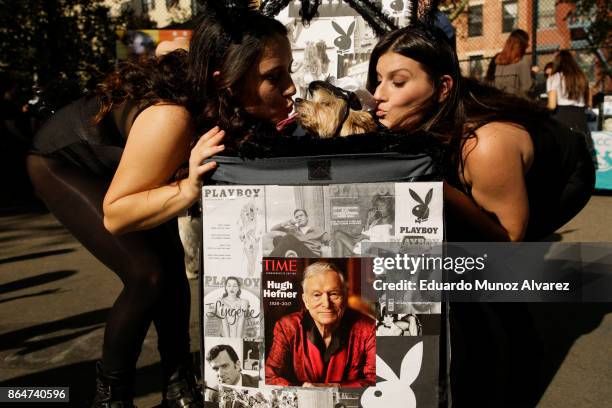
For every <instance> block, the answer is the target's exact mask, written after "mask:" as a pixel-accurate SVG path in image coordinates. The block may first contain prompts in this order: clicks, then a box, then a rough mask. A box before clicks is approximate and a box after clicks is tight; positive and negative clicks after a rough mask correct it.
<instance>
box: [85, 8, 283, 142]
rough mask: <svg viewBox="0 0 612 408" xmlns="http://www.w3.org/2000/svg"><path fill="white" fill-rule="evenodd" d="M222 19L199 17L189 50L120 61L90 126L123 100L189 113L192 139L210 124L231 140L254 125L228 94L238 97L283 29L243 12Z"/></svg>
mask: <svg viewBox="0 0 612 408" xmlns="http://www.w3.org/2000/svg"><path fill="white" fill-rule="evenodd" d="M221 17H222V16H217V15H214V14H211V13H208V14H203V15H201V16H200V17H198V19H197V21H196V24H195V29H194V32H193V36H192V38H191V41H190V49H189V52H185V51H182V50H177V51H173V52H171V53H168V54H166V55H164V56H161V57H158V58H148V59H141V60H139V61H138V62H126V63H123V64H122V65H121V66H120V67H119V68H118V70H117V71H116V72H114V73H113V74H111V75H110V76H109V77H108V78H107V79H106V80H105V81H104V82H102V84H100V86H99V87H98V89H97V92H96V93H97V96H98V98H99V100H100V102H101V109H100V111H99V112H98V114H97V115H96V117H95V119H94V123H99V122H100V120H102V118H103V117H104V115H106V114H107V113H108V112H110V110H111V108H112V106H113V105H115V104H120V103H122V102H125V101H126V100H139V101H144V102H145V103H148V104H151V103H157V102H168V103H172V104H177V105H181V106H184V107H186V108H187V109H188V110H189V112H190V113H191V114H192V116H193V118H194V123H195V125H196V129H197V130H198V134H196V135H194V137H195V136H199V132H201V131H203V130H206V129H208V128H210V127H212V126H215V125H219V126H220V127H221V128H222V129H224V130H225V131H226V133H227V134H228V135H230V139H231V138H232V136H234V137H235V138H239V137H240V136H242V135H243V134H244V132H245V129H246V128H248V126H249V125H250V124H251V123H252V122H255V121H254V120H253V119H252V118H250V117H249V116H248V115H247V114H246V112H244V111H243V110H242V109H241V107H240V106H239V105H238V103H237V102H236V100H235V99H234V98H233V96H232V95H237V94H240V92H241V87H242V85H243V81H244V79H245V75H246V73H247V71H248V70H249V68H251V66H252V65H253V64H254V63H255V62H256V61H257V60H258V59H259V57H260V56H261V53H262V52H263V49H264V46H265V44H266V41H267V40H269V39H270V38H273V37H275V36H283V37H286V35H287V29H286V28H285V26H284V25H283V24H282V23H280V22H279V21H277V20H275V19H273V18H270V17H267V16H264V15H262V14H260V13H258V12H256V11H252V10H244V11H242V13H241V14H240V15H239V16H234V17H233V19H232V20H231V21H230V20H228V19H225V18H221ZM215 71H219V72H221V73H222V75H221V76H220V78H219V79H217V78H213V73H214V72H215ZM230 90H231V92H230ZM227 142H228V140H226V143H227ZM229 142H230V143H231V140H230V141H229Z"/></svg>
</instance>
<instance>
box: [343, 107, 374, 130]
mask: <svg viewBox="0 0 612 408" xmlns="http://www.w3.org/2000/svg"><path fill="white" fill-rule="evenodd" d="M375 130H376V123H375V122H374V119H372V115H371V114H370V113H369V112H365V111H356V110H352V109H351V111H350V112H349V115H348V118H346V121H345V122H344V125H342V130H341V131H340V136H343V137H344V136H348V135H357V134H361V133H369V132H374V131H375Z"/></svg>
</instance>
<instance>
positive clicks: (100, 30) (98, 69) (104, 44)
mask: <svg viewBox="0 0 612 408" xmlns="http://www.w3.org/2000/svg"><path fill="white" fill-rule="evenodd" d="M152 26H153V24H152V23H151V21H150V20H148V19H147V18H145V19H143V18H139V17H137V16H135V15H134V13H133V12H131V11H130V10H129V9H126V8H124V9H123V11H122V14H121V16H119V17H117V18H112V17H111V16H110V15H109V8H108V7H107V6H106V5H105V4H104V1H102V0H8V1H2V0H0V71H2V73H3V74H5V75H6V76H8V77H10V78H13V79H14V80H16V81H18V82H19V83H20V84H21V85H22V86H23V87H30V86H31V85H32V84H33V83H35V82H37V83H39V84H41V85H45V84H47V83H49V82H51V81H53V80H58V79H69V80H76V81H78V82H79V83H80V85H81V86H85V87H88V88H91V86H92V84H93V83H94V82H95V81H97V80H98V79H99V78H100V77H101V76H103V75H105V74H106V73H108V72H109V71H110V70H112V68H113V67H114V64H115V38H116V34H115V31H116V29H119V28H151V27H152Z"/></svg>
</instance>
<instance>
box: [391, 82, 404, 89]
mask: <svg viewBox="0 0 612 408" xmlns="http://www.w3.org/2000/svg"><path fill="white" fill-rule="evenodd" d="M405 83H406V82H404V81H402V82H397V81H393V86H394V87H396V88H401V87H402V86H404V84H405Z"/></svg>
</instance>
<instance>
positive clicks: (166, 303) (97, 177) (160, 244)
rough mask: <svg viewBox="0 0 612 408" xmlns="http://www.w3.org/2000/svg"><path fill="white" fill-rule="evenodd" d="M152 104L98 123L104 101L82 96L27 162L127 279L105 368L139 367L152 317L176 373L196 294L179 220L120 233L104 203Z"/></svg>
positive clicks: (46, 196) (70, 225)
mask: <svg viewBox="0 0 612 408" xmlns="http://www.w3.org/2000/svg"><path fill="white" fill-rule="evenodd" d="M149 105H150V104H147V103H137V102H126V103H124V104H121V105H118V106H115V107H113V108H112V110H111V111H110V112H109V113H108V114H107V115H106V116H105V117H104V118H103V119H102V121H101V122H100V123H99V124H96V125H94V124H93V123H92V119H93V117H94V116H95V115H96V113H97V112H98V110H99V108H100V105H99V102H98V100H97V99H96V98H94V97H85V98H81V99H79V100H77V101H75V102H73V103H71V104H70V105H67V106H65V107H64V108H62V109H60V110H59V111H58V112H57V113H56V114H54V115H53V116H52V117H51V118H50V119H49V120H48V121H47V122H46V123H45V124H44V125H43V126H42V128H41V129H40V131H39V132H38V133H37V134H36V135H35V137H34V139H33V142H32V146H31V148H30V154H29V155H28V157H27V160H26V165H27V170H28V173H29V176H30V179H31V180H32V184H33V186H34V189H35V192H36V194H37V195H38V197H40V198H41V199H42V200H43V201H44V203H45V204H46V206H47V208H48V209H49V210H50V211H51V212H52V213H53V215H54V216H55V217H56V218H57V219H58V220H59V221H60V222H61V223H62V224H63V225H64V226H65V227H66V228H67V229H68V230H69V231H70V232H71V233H72V234H73V235H74V236H75V238H76V239H78V240H79V241H80V242H81V244H82V245H83V246H84V247H85V248H87V249H88V250H89V251H90V252H91V253H92V254H93V255H94V256H95V257H96V258H98V259H99V260H100V261H101V262H102V263H103V264H104V265H106V266H107V267H108V268H109V269H110V270H112V271H113V272H114V273H115V274H116V275H117V276H118V277H119V278H120V279H121V281H122V283H123V285H124V288H123V290H122V291H121V293H120V294H119V297H118V298H117V299H116V301H115V302H114V304H113V305H112V308H111V309H110V311H109V315H108V319H107V322H106V328H105V335H104V345H103V352H102V361H103V366H104V372H105V373H113V372H125V373H133V370H134V369H135V366H136V360H137V359H138V355H139V353H140V349H141V347H142V343H143V341H144V338H145V336H146V333H147V331H148V328H149V326H150V325H151V323H152V322H153V323H154V324H155V327H156V329H157V333H158V342H159V345H158V349H159V352H160V355H161V360H162V366H163V368H164V370H165V372H166V373H167V377H168V378H169V373H172V372H173V371H174V370H176V369H177V367H179V366H181V365H186V364H188V362H189V359H190V356H189V347H190V346H189V308H190V294H189V284H188V282H187V278H186V275H185V267H184V260H183V258H184V253H183V248H182V246H181V242H180V239H179V235H178V226H177V222H176V219H172V220H170V221H168V222H166V223H164V224H161V225H159V226H157V227H154V228H151V229H148V230H144V231H135V232H130V233H126V234H123V235H113V234H111V233H110V232H109V231H108V230H107V229H106V227H105V225H104V213H103V209H102V207H103V200H104V197H105V195H106V192H107V190H108V187H109V185H110V182H111V179H112V177H113V175H114V173H115V171H116V169H117V166H118V163H119V161H120V159H121V155H122V153H123V149H124V147H125V144H126V141H127V136H128V134H129V131H130V128H131V127H132V124H133V122H134V120H135V118H136V117H137V116H138V114H139V113H140V112H142V111H143V110H144V109H145V108H146V107H147V106H149ZM85 295H86V294H85ZM109 305H110V299H109Z"/></svg>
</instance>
